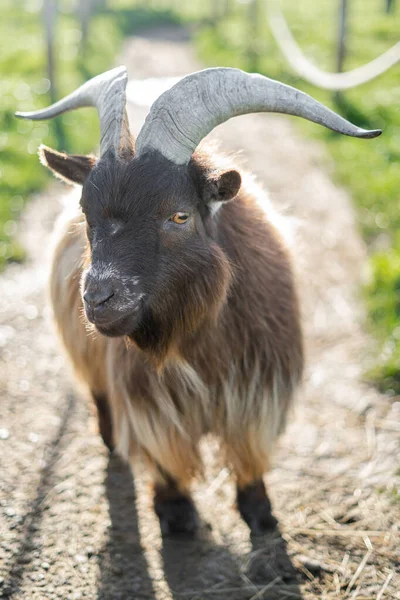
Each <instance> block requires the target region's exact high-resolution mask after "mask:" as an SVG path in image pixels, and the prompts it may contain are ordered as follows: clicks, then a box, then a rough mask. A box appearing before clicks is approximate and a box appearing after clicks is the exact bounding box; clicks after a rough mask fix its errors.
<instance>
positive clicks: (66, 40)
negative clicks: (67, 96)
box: [0, 0, 121, 270]
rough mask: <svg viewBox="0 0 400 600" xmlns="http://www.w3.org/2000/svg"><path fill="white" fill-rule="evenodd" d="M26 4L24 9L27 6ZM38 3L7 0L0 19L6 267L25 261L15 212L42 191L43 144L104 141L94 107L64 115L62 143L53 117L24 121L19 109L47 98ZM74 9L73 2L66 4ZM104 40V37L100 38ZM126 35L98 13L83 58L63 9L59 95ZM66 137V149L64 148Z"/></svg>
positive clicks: (0, 253)
mask: <svg viewBox="0 0 400 600" xmlns="http://www.w3.org/2000/svg"><path fill="white" fill-rule="evenodd" d="M21 4H23V6H24V7H25V8H24V9H23V7H21ZM39 6H40V3H37V2H24V3H21V2H18V3H17V2H15V1H14V0H3V2H2V8H1V16H2V19H1V20H0V77H1V97H0V104H1V107H0V176H1V179H0V270H1V268H2V267H3V266H4V264H5V263H6V262H7V261H13V260H21V259H22V258H23V249H22V248H20V247H19V246H18V244H17V243H16V241H15V237H14V233H15V230H16V223H17V217H18V215H19V213H20V211H21V209H22V208H23V206H24V204H25V202H26V201H27V199H28V197H29V195H30V194H32V193H33V192H37V191H38V190H40V189H41V188H42V187H43V185H44V184H45V183H46V182H47V181H48V178H49V175H48V174H47V172H46V170H45V169H44V168H43V167H41V166H40V164H39V162H38V157H37V147H38V145H39V144H40V143H45V144H48V145H50V146H54V147H56V148H57V147H58V148H59V149H60V150H62V149H65V150H71V149H72V147H73V149H74V150H75V152H88V151H91V150H93V148H94V147H95V146H96V144H97V143H98V139H99V138H98V135H99V133H98V124H97V118H96V115H95V113H94V111H93V110H85V111H83V112H81V111H79V114H78V113H75V114H74V113H71V114H69V115H66V116H65V117H62V118H61V120H62V123H63V127H64V131H65V135H64V139H63V142H60V139H59V138H57V135H56V133H57V130H56V128H55V125H54V122H32V121H22V120H18V119H16V118H15V117H14V111H15V110H34V109H36V108H40V107H42V106H45V105H48V104H49V101H50V100H49V94H48V87H49V83H48V79H47V72H46V58H45V57H46V48H45V39H44V35H43V26H42V21H41V14H40V12H38V10H39ZM66 8H68V6H66ZM96 39H101V40H102V43H101V44H98V43H95V40H96ZM120 39H121V35H120V33H119V31H118V28H117V27H116V25H115V23H114V22H113V21H112V20H110V19H109V18H107V17H106V16H104V15H99V16H96V17H95V18H94V21H93V24H92V36H91V41H90V40H89V45H88V49H87V53H86V54H87V57H88V58H87V59H83V60H82V58H81V55H82V53H81V52H80V48H79V43H80V31H79V26H78V23H77V21H76V19H75V18H74V16H73V15H72V14H70V13H68V12H64V13H61V14H60V15H59V18H58V21H57V30H56V49H55V53H56V57H57V72H58V78H57V83H58V95H61V94H63V93H67V92H69V91H71V90H72V89H73V88H74V87H76V86H77V85H79V84H80V83H82V82H83V81H84V79H85V78H86V73H87V74H89V75H92V74H93V75H94V74H97V73H98V72H99V71H102V70H104V69H107V68H108V67H110V66H111V65H112V61H113V58H114V56H115V52H116V49H118V48H119V40H120ZM60 143H62V147H60Z"/></svg>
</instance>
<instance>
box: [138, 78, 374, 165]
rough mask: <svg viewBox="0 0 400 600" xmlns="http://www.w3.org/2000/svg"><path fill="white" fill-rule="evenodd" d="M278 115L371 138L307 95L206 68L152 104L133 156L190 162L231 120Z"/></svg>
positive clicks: (270, 82) (265, 80) (269, 81)
mask: <svg viewBox="0 0 400 600" xmlns="http://www.w3.org/2000/svg"><path fill="white" fill-rule="evenodd" d="M255 112H276V113H285V114H288V115H295V116H298V117H303V118H304V119H308V120H309V121H313V122H314V123H319V124H320V125H324V126H325V127H327V128H328V129H332V130H333V131H338V132H339V133H343V134H344V135H349V136H353V137H360V138H373V137H376V136H378V135H380V134H381V133H382V131H381V130H380V129H375V130H373V131H367V130H365V129H361V128H360V127H356V126H355V125H352V124H351V123H349V122H348V121H346V119H343V118H342V117H340V116H339V115H337V114H336V113H334V112H333V111H331V110H330V109H329V108H326V107H325V106H324V105H323V104H321V103H320V102H317V100H314V98H311V96H309V95H308V94H305V93H304V92H300V91H299V90H296V89H295V88H293V87H291V86H289V85H285V84H283V83H280V82H279V81H275V80H273V79H268V77H264V76H263V75H258V74H256V73H253V74H250V73H245V72H244V71H240V70H239V69H228V68H216V69H205V70H203V71H198V72H197V73H193V74H191V75H188V76H187V77H184V78H183V79H182V80H181V81H179V82H178V83H177V84H175V85H174V86H173V87H172V88H171V89H170V90H168V91H167V92H164V94H162V95H161V96H160V97H159V98H158V99H157V100H156V101H155V103H154V104H153V106H152V107H151V109H150V112H149V114H148V116H147V118H146V121H145V124H144V125H143V127H142V129H141V131H140V134H139V136H138V138H137V141H136V155H137V156H140V155H143V154H145V153H146V152H149V151H152V150H157V151H158V152H160V153H161V154H163V155H164V156H165V157H166V158H168V159H169V160H171V161H172V162H174V163H176V164H186V163H188V162H189V160H190V158H191V156H192V154H193V152H194V150H195V149H196V147H197V145H198V144H199V143H200V142H201V140H202V139H203V138H204V137H205V136H206V135H207V134H208V133H210V131H211V130H212V129H214V127H216V126H217V125H220V124H221V123H224V121H227V120H228V119H230V118H231V117H235V116H238V115H244V114H248V113H255Z"/></svg>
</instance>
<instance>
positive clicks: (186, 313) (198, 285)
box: [124, 245, 232, 371]
mask: <svg viewBox="0 0 400 600" xmlns="http://www.w3.org/2000/svg"><path fill="white" fill-rule="evenodd" d="M231 282H232V271H231V268H230V265H229V261H228V259H227V258H226V256H225V254H224V253H223V252H222V250H221V249H220V248H219V247H218V246H217V245H214V247H213V251H212V254H211V260H210V261H209V262H208V263H207V268H206V269H205V272H204V273H203V274H202V273H201V272H197V274H196V278H195V280H193V281H189V282H188V283H187V284H186V285H185V286H183V287H182V286H181V287H179V288H178V289H179V292H175V293H174V292H173V291H171V293H162V294H160V295H159V299H157V301H155V302H154V303H153V304H152V305H151V306H150V307H148V308H147V310H146V311H145V314H144V317H143V319H142V321H141V323H140V325H139V327H138V328H137V329H136V330H135V331H134V332H132V333H131V334H129V335H126V336H124V341H125V346H126V348H127V349H130V348H132V347H136V348H139V349H140V350H142V351H143V352H145V353H146V355H147V356H148V358H149V359H150V360H151V361H152V362H153V364H154V365H155V366H156V368H157V370H159V371H161V370H162V369H163V367H164V366H165V364H166V363H167V362H169V361H170V360H176V359H177V358H178V357H182V352H183V347H184V346H185V345H186V344H187V343H190V339H194V338H195V334H196V333H197V332H198V331H199V330H200V329H204V328H215V327H216V325H217V321H218V317H219V315H220V312H221V310H222V307H223V306H224V304H225V303H226V300H227V296H228V291H229V287H230V285H231Z"/></svg>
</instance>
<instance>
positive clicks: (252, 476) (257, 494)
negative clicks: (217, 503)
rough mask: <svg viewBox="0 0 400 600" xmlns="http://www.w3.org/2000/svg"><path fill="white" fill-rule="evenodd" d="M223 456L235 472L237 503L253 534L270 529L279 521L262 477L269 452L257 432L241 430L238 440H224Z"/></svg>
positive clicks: (266, 468)
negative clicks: (274, 514)
mask: <svg viewBox="0 0 400 600" xmlns="http://www.w3.org/2000/svg"><path fill="white" fill-rule="evenodd" d="M225 452H226V459H227V462H228V464H230V465H231V466H232V469H233V472H234V474H235V475H236V481H237V483H236V491H237V496H236V499H237V507H238V510H239V512H240V515H241V517H242V519H243V520H244V521H245V522H246V523H247V525H248V526H249V528H250V531H251V533H252V535H262V534H264V533H268V532H270V531H273V530H274V529H275V528H276V526H277V523H278V521H277V520H276V518H275V517H274V516H273V514H272V507H271V502H270V499H269V498H268V494H267V491H266V488H265V484H264V481H263V474H264V473H266V472H267V471H268V470H269V460H268V456H267V454H266V452H265V450H264V448H263V447H262V444H260V443H258V440H257V436H254V435H253V434H250V433H249V434H248V435H247V437H246V435H244V434H243V433H241V435H240V437H239V436H238V441H236V442H233V443H232V442H231V443H228V444H227V443H225Z"/></svg>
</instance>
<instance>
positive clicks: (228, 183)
mask: <svg viewBox="0 0 400 600" xmlns="http://www.w3.org/2000/svg"><path fill="white" fill-rule="evenodd" d="M42 160H43V162H45V163H46V164H47V166H49V167H50V168H51V169H52V170H53V171H55V172H56V173H57V174H58V175H61V176H62V177H63V178H64V179H67V180H69V181H75V182H78V183H83V189H82V198H81V206H82V210H83V212H84V214H85V217H86V222H87V236H88V241H89V245H90V263H89V264H88V268H87V270H86V271H85V273H84V275H83V280H82V295H83V299H84V304H85V311H86V315H87V318H88V319H89V321H91V322H92V323H94V325H95V326H96V328H97V329H98V330H99V331H100V333H102V334H104V335H108V336H129V337H130V338H131V339H132V340H133V341H134V342H135V343H136V344H137V345H138V346H139V347H141V348H142V349H145V350H149V351H151V352H153V354H156V355H158V357H159V358H160V359H161V358H162V357H163V356H165V355H166V353H167V351H168V349H169V348H171V346H172V347H173V346H174V342H178V341H179V338H180V337H182V336H183V335H185V336H187V335H190V333H192V332H194V331H195V330H196V329H198V328H199V327H200V325H202V324H203V323H204V321H206V320H207V319H213V318H215V316H216V314H218V312H219V309H220V308H221V306H222V304H223V302H224V300H225V298H226V293H227V289H228V286H229V282H230V268H229V262H228V259H227V257H226V256H225V254H224V252H223V250H222V248H221V247H220V246H219V244H218V228H217V226H216V222H215V218H213V213H214V212H215V210H216V208H217V207H218V205H219V204H220V203H221V202H225V201H227V200H230V199H232V198H233V197H234V196H236V194H237V193H238V191H239V188H240V183H241V181H240V175H239V173H237V172H236V171H225V172H222V173H221V172H216V171H213V170H212V169H210V168H209V166H207V165H206V163H205V162H204V161H202V159H201V157H197V158H196V157H194V158H193V159H192V161H191V162H190V163H189V165H184V166H177V165H174V164H172V163H171V162H169V161H167V160H166V159H164V158H163V157H162V156H160V155H147V156H144V157H143V158H139V159H136V158H132V159H131V160H130V161H129V162H127V161H122V160H120V159H118V158H115V157H114V155H110V156H107V157H104V158H102V159H101V160H99V161H98V162H96V163H95V164H94V160H93V159H89V158H88V157H78V156H73V157H69V156H67V155H62V154H59V153H55V152H54V151H53V150H50V149H47V148H45V149H43V150H42Z"/></svg>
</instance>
